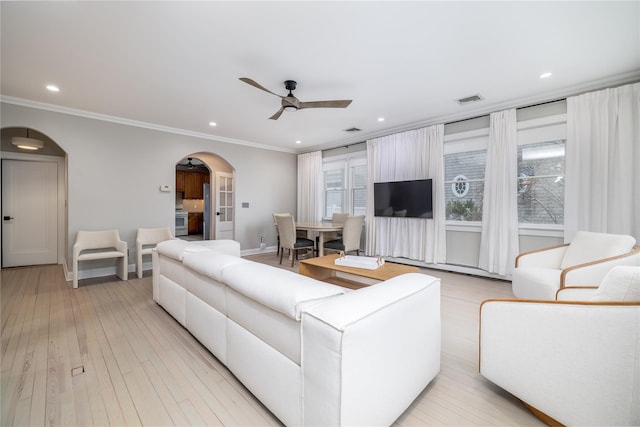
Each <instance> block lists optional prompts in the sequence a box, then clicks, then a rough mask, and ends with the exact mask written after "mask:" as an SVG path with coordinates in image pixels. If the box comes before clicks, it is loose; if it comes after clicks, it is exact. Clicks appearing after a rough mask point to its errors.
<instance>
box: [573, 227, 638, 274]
mask: <svg viewBox="0 0 640 427" xmlns="http://www.w3.org/2000/svg"><path fill="white" fill-rule="evenodd" d="M635 244H636V239H634V238H633V237H631V236H625V235H622V234H607V233H593V232H590V231H578V232H577V233H576V235H575V237H574V239H573V241H572V242H571V244H570V245H569V247H568V248H567V251H566V252H565V254H564V258H562V263H561V264H560V268H562V269H563V270H564V269H565V268H569V267H573V266H574V265H579V264H584V263H587V262H592V261H597V260H600V259H605V258H610V257H614V256H618V255H622V254H625V253H627V252H629V251H630V250H631V249H633V245H635Z"/></svg>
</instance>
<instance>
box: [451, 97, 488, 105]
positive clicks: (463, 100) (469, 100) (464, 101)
mask: <svg viewBox="0 0 640 427" xmlns="http://www.w3.org/2000/svg"><path fill="white" fill-rule="evenodd" d="M483 99H484V98H483V97H482V96H481V95H472V96H467V97H466V98H460V99H458V100H456V102H457V103H458V104H460V105H465V104H470V103H472V102H478V101H482V100H483Z"/></svg>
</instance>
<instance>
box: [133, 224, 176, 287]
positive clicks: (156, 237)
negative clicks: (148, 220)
mask: <svg viewBox="0 0 640 427" xmlns="http://www.w3.org/2000/svg"><path fill="white" fill-rule="evenodd" d="M173 238H174V237H173V236H172V235H171V229H170V228H169V227H162V228H138V234H137V236H136V274H137V275H138V279H142V256H143V255H151V251H152V250H153V248H155V246H156V245H157V244H158V243H160V242H164V241H165V240H171V239H173Z"/></svg>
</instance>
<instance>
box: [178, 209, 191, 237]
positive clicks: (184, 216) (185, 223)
mask: <svg viewBox="0 0 640 427" xmlns="http://www.w3.org/2000/svg"><path fill="white" fill-rule="evenodd" d="M188 234H189V212H186V211H182V210H176V236H186V235H188Z"/></svg>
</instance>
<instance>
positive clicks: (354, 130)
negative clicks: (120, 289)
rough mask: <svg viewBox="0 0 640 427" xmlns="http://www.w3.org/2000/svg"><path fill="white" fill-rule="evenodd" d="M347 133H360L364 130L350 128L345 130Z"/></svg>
mask: <svg viewBox="0 0 640 427" xmlns="http://www.w3.org/2000/svg"><path fill="white" fill-rule="evenodd" d="M344 131H345V132H352V133H353V132H360V131H362V129H358V128H349V129H345V130H344Z"/></svg>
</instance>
